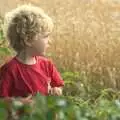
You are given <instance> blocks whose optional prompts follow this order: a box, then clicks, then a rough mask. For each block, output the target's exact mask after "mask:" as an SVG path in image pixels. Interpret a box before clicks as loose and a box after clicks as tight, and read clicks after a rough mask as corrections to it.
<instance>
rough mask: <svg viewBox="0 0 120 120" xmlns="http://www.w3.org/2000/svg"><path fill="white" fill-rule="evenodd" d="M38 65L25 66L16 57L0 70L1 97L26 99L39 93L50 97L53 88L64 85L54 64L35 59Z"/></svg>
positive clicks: (38, 58) (42, 58)
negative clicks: (50, 90) (49, 93)
mask: <svg viewBox="0 0 120 120" xmlns="http://www.w3.org/2000/svg"><path fill="white" fill-rule="evenodd" d="M35 58H36V64H33V65H27V64H23V63H21V62H20V61H18V60H17V59H16V57H14V58H13V59H12V60H11V61H9V62H8V63H6V64H5V65H3V66H2V67H1V69H0V97H18V96H21V97H24V96H27V95H28V94H32V95H34V94H36V93H37V92H39V93H41V94H43V95H48V82H49V80H51V83H50V85H51V87H60V86H63V85H64V81H63V80H62V78H61V76H60V74H59V72H58V71H57V69H56V68H55V66H54V64H53V63H52V62H51V61H50V60H48V59H47V58H45V57H35Z"/></svg>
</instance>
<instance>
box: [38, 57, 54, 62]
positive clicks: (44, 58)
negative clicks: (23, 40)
mask: <svg viewBox="0 0 120 120" xmlns="http://www.w3.org/2000/svg"><path fill="white" fill-rule="evenodd" d="M37 59H38V60H39V61H41V62H44V63H51V62H52V60H51V59H50V58H48V57H46V56H37Z"/></svg>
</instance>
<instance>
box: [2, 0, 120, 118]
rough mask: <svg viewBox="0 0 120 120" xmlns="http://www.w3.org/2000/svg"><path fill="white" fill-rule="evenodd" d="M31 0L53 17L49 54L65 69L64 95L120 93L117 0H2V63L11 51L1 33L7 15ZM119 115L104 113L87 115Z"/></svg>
mask: <svg viewBox="0 0 120 120" xmlns="http://www.w3.org/2000/svg"><path fill="white" fill-rule="evenodd" d="M29 2H31V3H32V4H34V5H36V6H39V7H41V8H43V9H44V11H45V12H46V13H48V15H49V16H51V17H52V19H53V21H54V30H53V33H52V34H51V35H50V39H51V43H50V47H49V48H48V50H47V52H46V56H48V57H49V58H50V59H52V60H53V61H54V62H55V65H56V66H57V68H58V69H59V71H60V72H61V75H62V77H63V79H64V81H65V87H64V90H63V92H64V93H63V94H64V96H66V97H70V98H72V97H74V100H73V101H75V102H76V99H77V98H83V99H84V100H90V102H91V101H92V102H93V101H94V102H96V101H97V99H98V98H99V96H102V95H103V94H104V95H106V94H107V99H109V100H110V99H112V100H113V99H114V98H115V99H117V98H119V97H120V92H119V90H120V2H119V0H40V1H38V0H35V1H34V0H31V1H30V0H27V1H25V0H24V1H22V0H21V1H16V2H13V6H12V3H11V4H10V5H9V4H8V8H7V9H5V10H4V9H3V8H4V7H5V6H4V7H3V5H2V4H1V5H0V6H2V7H3V8H1V23H0V24H1V28H0V29H1V41H0V46H1V47H0V54H1V56H0V63H1V64H2V63H4V62H5V60H6V61H7V60H8V59H9V58H10V56H12V55H13V51H12V50H11V48H10V47H9V45H8V43H7V41H6V40H5V39H4V37H3V34H2V30H3V23H4V14H5V12H6V11H9V10H10V9H12V8H14V7H16V6H17V5H20V4H24V3H29ZM0 3H2V1H0ZM9 6H10V7H9ZM104 95H103V96H104ZM75 98H76V99H75ZM79 102H80V101H79V100H77V103H79ZM96 109H97V108H96ZM119 110H120V109H119ZM101 116H102V115H101ZM119 119H120V117H119V118H118V119H117V118H116V119H112V118H111V119H106V117H105V118H104V117H103V118H102V117H101V118H100V119H92V118H91V119H89V118H88V119H84V120H119ZM62 120H66V119H62ZM70 120H75V119H74V118H71V119H70ZM76 120H83V119H82V118H81V119H76Z"/></svg>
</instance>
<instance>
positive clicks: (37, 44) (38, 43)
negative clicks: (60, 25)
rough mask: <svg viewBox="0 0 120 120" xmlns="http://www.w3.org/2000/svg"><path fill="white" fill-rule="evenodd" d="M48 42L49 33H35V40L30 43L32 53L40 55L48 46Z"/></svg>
mask: <svg viewBox="0 0 120 120" xmlns="http://www.w3.org/2000/svg"><path fill="white" fill-rule="evenodd" d="M48 42H49V34H46V35H44V36H42V37H41V36H40V35H37V36H36V37H35V40H33V42H32V43H31V48H32V53H33V54H34V55H42V54H44V52H45V50H46V48H47V47H48Z"/></svg>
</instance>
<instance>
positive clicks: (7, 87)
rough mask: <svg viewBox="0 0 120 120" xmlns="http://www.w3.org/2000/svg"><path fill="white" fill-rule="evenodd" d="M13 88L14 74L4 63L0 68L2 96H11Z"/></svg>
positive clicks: (0, 90) (0, 91)
mask: <svg viewBox="0 0 120 120" xmlns="http://www.w3.org/2000/svg"><path fill="white" fill-rule="evenodd" d="M11 88H12V75H11V72H10V71H9V70H8V68H7V67H6V66H5V65H4V66H2V67H1V68H0V97H10V96H11V95H10V93H11Z"/></svg>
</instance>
